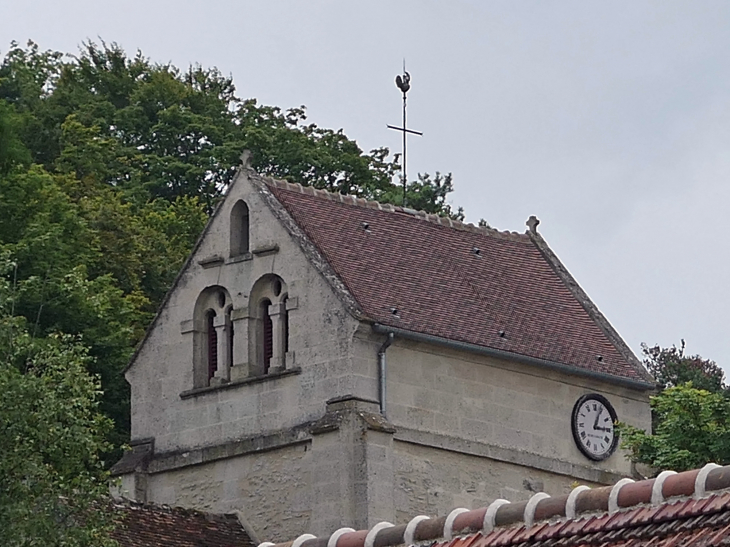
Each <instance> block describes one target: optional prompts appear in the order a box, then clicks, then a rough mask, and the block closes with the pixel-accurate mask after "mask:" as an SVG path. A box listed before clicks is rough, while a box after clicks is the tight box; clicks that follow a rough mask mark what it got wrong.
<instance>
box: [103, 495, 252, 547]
mask: <svg viewBox="0 0 730 547" xmlns="http://www.w3.org/2000/svg"><path fill="white" fill-rule="evenodd" d="M113 509H114V510H115V511H117V512H118V513H119V514H120V519H119V520H120V524H119V525H118V526H117V528H116V530H115V531H114V533H113V534H112V537H113V538H114V539H115V540H117V542H118V543H119V545H120V547H253V545H254V543H253V542H252V541H251V538H250V537H249V535H248V534H247V533H246V531H245V530H244V528H243V526H242V525H241V523H240V521H239V520H238V517H237V516H236V515H233V514H230V515H218V514H212V513H204V512H202V511H195V510H192V509H183V508H181V507H168V506H160V505H149V504H143V503H137V502H133V501H128V500H116V501H115V502H114V504H113Z"/></svg>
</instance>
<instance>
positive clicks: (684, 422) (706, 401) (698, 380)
mask: <svg viewBox="0 0 730 547" xmlns="http://www.w3.org/2000/svg"><path fill="white" fill-rule="evenodd" d="M684 349H685V343H684V340H682V341H681V343H680V345H679V347H677V346H672V347H671V348H661V347H659V346H654V347H648V346H647V345H646V344H644V345H642V350H643V353H644V365H645V366H646V368H647V369H648V370H649V372H651V374H652V375H653V376H654V378H655V379H656V381H657V386H658V390H659V393H658V394H657V395H655V396H653V397H651V410H652V431H651V432H646V431H644V430H642V429H638V428H635V427H632V426H629V425H627V424H623V423H621V424H619V430H620V432H621V439H622V447H623V448H625V449H627V450H628V457H629V458H630V459H631V460H632V461H634V462H637V463H642V464H645V465H648V466H650V467H652V468H654V469H655V470H657V472H659V471H661V470H662V469H671V470H674V471H685V470H688V469H694V468H697V467H702V466H703V465H704V464H706V463H708V462H715V463H720V464H727V463H730V397H728V395H729V393H728V390H727V387H726V386H725V381H724V379H725V376H724V373H723V370H722V369H721V368H720V367H719V366H718V365H717V364H716V363H715V362H714V361H711V360H709V359H703V358H702V357H700V356H699V355H691V356H688V355H685V353H684Z"/></svg>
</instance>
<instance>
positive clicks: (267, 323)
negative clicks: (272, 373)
mask: <svg viewBox="0 0 730 547" xmlns="http://www.w3.org/2000/svg"><path fill="white" fill-rule="evenodd" d="M263 319H264V374H266V373H268V372H269V367H270V366H271V357H272V355H274V326H273V324H272V323H271V317H270V316H269V308H268V306H265V308H264V318H263Z"/></svg>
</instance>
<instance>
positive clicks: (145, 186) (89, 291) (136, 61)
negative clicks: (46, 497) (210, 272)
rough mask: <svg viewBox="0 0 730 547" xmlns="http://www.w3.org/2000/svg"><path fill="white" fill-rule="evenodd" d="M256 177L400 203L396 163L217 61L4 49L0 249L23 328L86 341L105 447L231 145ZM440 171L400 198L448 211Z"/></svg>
mask: <svg viewBox="0 0 730 547" xmlns="http://www.w3.org/2000/svg"><path fill="white" fill-rule="evenodd" d="M244 149H249V150H250V151H251V161H252V165H253V167H254V168H256V169H257V170H258V171H259V172H261V173H263V174H266V175H271V176H275V177H280V178H285V179H287V180H290V181H293V182H300V183H302V184H305V185H312V186H316V187H318V188H325V189H328V190H330V191H334V192H344V193H350V194H356V195H358V196H361V197H365V198H367V199H377V200H380V201H385V202H388V201H390V202H393V203H400V202H401V201H402V195H401V192H400V189H399V188H400V187H399V185H398V184H394V183H393V179H394V177H395V176H396V175H397V173H398V172H399V168H400V166H399V165H398V164H397V162H395V161H392V160H391V159H390V157H389V152H388V150H387V149H385V148H379V149H376V150H372V151H370V152H369V153H365V152H363V151H362V150H361V149H360V148H359V146H358V145H357V143H356V142H355V141H354V140H352V139H350V138H348V137H347V136H346V135H345V134H344V132H343V131H342V130H332V129H326V128H321V127H319V126H317V125H316V124H313V123H309V122H308V121H307V118H306V110H305V108H304V107H298V108H292V109H288V110H282V109H280V108H277V107H271V106H264V105H259V104H258V103H257V102H256V101H255V100H254V99H247V100H243V99H241V98H239V97H238V96H237V95H236V89H235V87H234V85H233V82H232V79H231V78H230V77H226V76H224V75H222V74H221V73H220V72H219V71H218V70H217V69H215V68H213V69H206V68H203V67H200V66H192V67H189V68H188V69H187V70H180V69H178V68H176V67H174V66H172V65H170V64H156V63H153V62H151V61H150V60H149V59H147V58H146V57H144V56H143V55H142V54H141V53H140V52H137V53H136V54H135V55H127V54H126V53H125V51H124V50H123V49H122V48H121V47H120V46H118V45H117V44H106V43H104V42H102V43H101V44H94V43H91V42H89V43H87V44H84V45H83V47H82V48H81V50H80V52H79V53H78V54H77V55H76V56H70V55H63V54H61V53H59V52H53V51H42V50H41V49H40V48H39V47H38V46H37V45H36V44H34V43H32V42H29V43H28V45H27V46H26V47H21V46H19V45H18V44H17V43H11V46H10V49H9V51H8V52H7V53H6V55H5V57H4V58H3V59H2V62H0V253H4V254H3V256H8V257H10V259H11V260H12V261H13V263H14V264H15V265H16V267H15V268H14V269H13V270H12V272H9V273H8V274H7V275H6V277H5V278H4V279H5V280H6V281H8V280H12V283H13V286H14V287H15V301H14V314H15V315H19V316H22V317H24V318H25V319H26V321H27V324H28V329H29V333H30V335H31V336H32V337H36V338H38V339H45V338H46V337H47V336H49V335H50V334H53V333H59V332H60V333H65V334H69V335H73V336H76V337H78V338H79V339H80V340H82V342H83V344H84V345H85V346H87V347H88V348H89V355H90V357H91V359H90V360H89V361H88V362H87V366H88V368H89V370H90V371H91V372H92V373H94V374H98V375H99V377H100V378H101V382H102V387H103V391H104V395H103V399H102V401H101V408H102V410H103V411H104V413H105V414H106V415H107V416H109V417H111V418H113V420H114V424H115V430H114V432H113V434H112V435H111V436H110V439H111V441H112V442H113V443H114V444H115V445H117V446H119V445H120V444H121V443H122V442H123V441H124V440H125V439H126V438H127V435H128V431H129V393H128V387H127V385H126V382H125V381H124V378H123V374H122V371H123V369H124V366H125V364H126V362H127V360H128V358H129V356H130V355H131V352H132V350H133V348H134V346H135V344H136V343H137V342H138V341H139V340H140V339H141V337H142V335H143V332H144V330H145V328H146V327H147V325H148V324H149V321H150V320H151V318H152V316H153V314H154V313H155V311H156V310H157V307H158V306H159V304H160V303H161V302H162V299H163V298H164V295H165V293H166V291H167V290H168V288H169V287H170V285H171V283H172V281H173V280H174V278H175V275H176V274H177V272H178V270H179V268H180V267H181V266H182V264H183V262H184V260H185V258H186V257H187V255H188V253H189V252H190V250H191V249H192V247H193V245H194V242H195V241H196V239H197V237H198V235H199V234H200V233H201V231H202V229H203V226H204V224H205V221H206V219H207V215H208V214H210V212H211V211H212V210H213V209H214V206H215V204H216V203H217V201H218V200H219V199H220V197H221V196H222V195H223V193H224V192H225V190H226V188H227V186H228V184H230V182H231V180H232V177H233V176H234V174H235V172H236V169H237V168H238V165H239V162H240V155H241V152H242V150H244ZM452 190H453V183H452V180H451V176H450V175H444V176H442V175H440V174H438V173H437V174H436V176H435V177H434V178H431V177H429V176H428V175H423V176H421V177H419V180H418V181H415V182H412V183H410V184H409V186H408V198H407V199H408V205H409V206H410V207H416V208H419V209H424V210H426V211H428V212H431V213H435V214H441V215H450V216H453V217H455V218H461V216H462V215H461V211H460V210H459V211H456V212H454V211H452V210H451V208H450V207H449V205H448V204H447V203H446V197H447V196H448V194H449V193H450V192H451V191H452Z"/></svg>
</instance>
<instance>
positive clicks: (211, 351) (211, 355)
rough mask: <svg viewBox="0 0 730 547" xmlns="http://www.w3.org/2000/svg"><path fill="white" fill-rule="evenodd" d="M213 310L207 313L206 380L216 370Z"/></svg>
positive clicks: (216, 349)
mask: <svg viewBox="0 0 730 547" xmlns="http://www.w3.org/2000/svg"><path fill="white" fill-rule="evenodd" d="M214 320H215V312H212V311H211V312H210V313H209V314H208V325H207V331H208V380H210V379H211V378H212V377H213V376H215V371H216V370H218V335H217V334H216V332H215V322H214Z"/></svg>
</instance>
